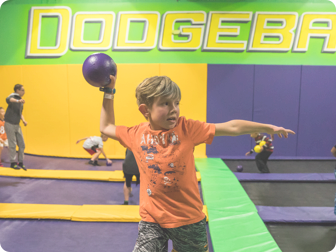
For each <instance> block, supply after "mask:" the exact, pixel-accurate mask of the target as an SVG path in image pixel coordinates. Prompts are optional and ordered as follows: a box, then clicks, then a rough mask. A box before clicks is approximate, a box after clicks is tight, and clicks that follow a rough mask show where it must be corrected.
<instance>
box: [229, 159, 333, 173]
mask: <svg viewBox="0 0 336 252" xmlns="http://www.w3.org/2000/svg"><path fill="white" fill-rule="evenodd" d="M223 161H224V162H225V164H226V165H227V166H228V167H229V169H230V170H231V171H233V172H236V169H237V166H238V165H242V166H243V168H244V172H249V173H259V170H258V169H257V166H256V163H255V160H228V159H223ZM267 165H268V168H269V169H270V171H271V172H272V173H333V172H334V170H335V165H336V160H269V161H268V163H267Z"/></svg>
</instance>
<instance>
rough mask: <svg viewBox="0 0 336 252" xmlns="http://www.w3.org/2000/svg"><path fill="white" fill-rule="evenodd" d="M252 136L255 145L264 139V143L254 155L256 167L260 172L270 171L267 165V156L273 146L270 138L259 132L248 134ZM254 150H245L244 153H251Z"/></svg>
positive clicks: (269, 154) (271, 152)
mask: <svg viewBox="0 0 336 252" xmlns="http://www.w3.org/2000/svg"><path fill="white" fill-rule="evenodd" d="M250 136H251V137H252V138H254V141H255V143H256V145H259V144H260V142H262V141H264V142H265V144H264V145H263V146H260V153H258V154H257V155H256V157H255V161H256V164H257V167H258V170H259V171H260V172H261V173H270V170H269V169H268V166H267V161H268V158H269V157H270V156H271V155H272V154H273V149H274V146H273V144H272V139H270V138H269V137H267V136H265V135H264V134H259V133H252V134H251V135H250ZM253 152H254V149H252V150H250V151H249V152H247V153H246V154H245V155H246V156H248V155H251V154H252V153H253Z"/></svg>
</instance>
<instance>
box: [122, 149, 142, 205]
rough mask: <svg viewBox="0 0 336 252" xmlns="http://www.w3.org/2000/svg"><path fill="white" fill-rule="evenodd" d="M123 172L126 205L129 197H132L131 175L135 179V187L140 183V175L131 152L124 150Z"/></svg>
mask: <svg viewBox="0 0 336 252" xmlns="http://www.w3.org/2000/svg"><path fill="white" fill-rule="evenodd" d="M123 172H124V178H125V183H124V204H123V205H128V200H129V197H130V196H132V187H131V182H132V178H133V175H134V176H135V177H136V179H137V180H136V185H138V184H139V183H140V173H139V167H138V165H137V163H136V161H135V158H134V155H133V152H132V151H130V150H129V149H126V157H125V161H124V163H123Z"/></svg>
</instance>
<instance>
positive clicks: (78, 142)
mask: <svg viewBox="0 0 336 252" xmlns="http://www.w3.org/2000/svg"><path fill="white" fill-rule="evenodd" d="M86 139H88V137H84V138H82V139H78V140H77V142H76V144H78V143H79V142H80V141H83V140H86Z"/></svg>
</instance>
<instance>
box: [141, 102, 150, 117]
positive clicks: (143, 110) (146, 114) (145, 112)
mask: <svg viewBox="0 0 336 252" xmlns="http://www.w3.org/2000/svg"><path fill="white" fill-rule="evenodd" d="M139 111H140V112H141V114H143V116H144V117H146V119H148V118H149V110H148V107H147V106H146V105H145V104H140V106H139Z"/></svg>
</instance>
